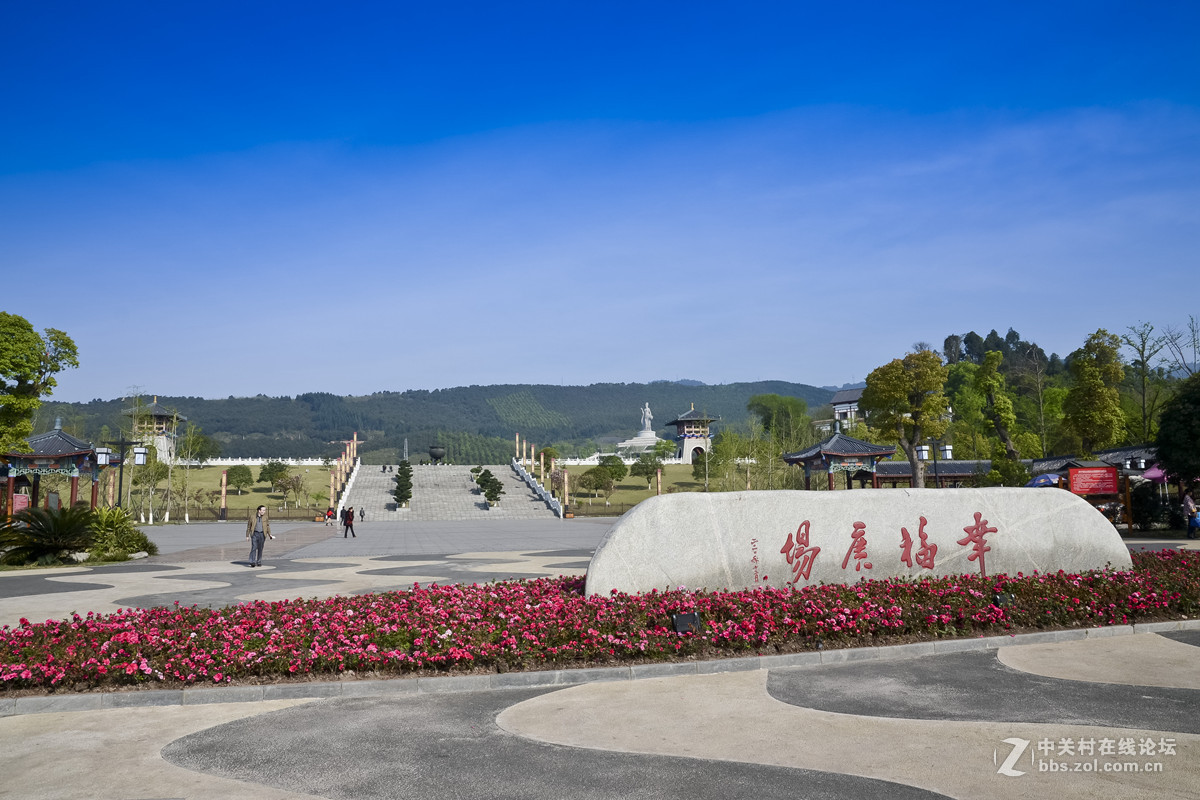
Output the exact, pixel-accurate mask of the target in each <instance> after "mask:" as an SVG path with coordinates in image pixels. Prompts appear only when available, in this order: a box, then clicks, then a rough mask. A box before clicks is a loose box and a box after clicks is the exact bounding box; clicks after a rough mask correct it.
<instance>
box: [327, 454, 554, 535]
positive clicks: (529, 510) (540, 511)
mask: <svg viewBox="0 0 1200 800" xmlns="http://www.w3.org/2000/svg"><path fill="white" fill-rule="evenodd" d="M393 467H394V465H393ZM487 469H490V470H491V471H492V474H493V475H495V476H496V477H497V478H498V479H499V480H500V482H501V483H503V484H504V494H503V495H502V496H501V498H500V504H499V505H497V506H493V507H492V508H488V506H487V501H486V500H485V499H484V497H483V495H482V494H481V493H479V491H478V487H477V486H476V485H475V481H474V478H473V476H472V475H471V467H470V466H459V465H449V466H447V465H438V466H434V465H432V464H426V465H418V466H414V467H413V497H412V500H411V501H410V503H409V507H408V508H396V507H395V505H396V501H395V500H394V499H393V498H392V491H393V490H394V489H395V486H396V473H395V472H394V471H393V472H381V471H380V470H379V466H378V465H374V466H370V465H364V466H361V467H359V471H358V475H357V477H355V479H354V487H353V488H352V489H351V490H350V495H349V497H348V498H347V501H346V504H347V505H352V506H354V509H355V512H356V513H357V511H358V510H359V509H366V521H367V522H370V521H372V520H385V521H402V520H421V521H426V520H471V519H478V520H487V519H551V518H554V517H555V514H554V512H553V511H551V510H550V509H549V508H547V507H546V504H545V503H544V502H543V501H542V500H541V499H540V498H539V497H538V496H537V495H536V494H534V493H533V492H532V491H530V489H529V487H528V486H526V485H525V482H524V481H522V480H521V479H520V478H519V477H517V474H516V473H515V472H513V469H512V467H511V466H509V465H507V464H506V465H503V466H494V467H487Z"/></svg>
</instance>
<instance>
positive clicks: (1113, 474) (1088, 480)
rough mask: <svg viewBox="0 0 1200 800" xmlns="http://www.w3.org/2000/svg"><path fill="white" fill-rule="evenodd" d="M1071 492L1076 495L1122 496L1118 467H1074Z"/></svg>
mask: <svg viewBox="0 0 1200 800" xmlns="http://www.w3.org/2000/svg"><path fill="white" fill-rule="evenodd" d="M1070 472H1071V492H1072V493H1074V494H1120V492H1121V488H1120V486H1119V484H1118V483H1117V468H1116V467H1073V468H1072V469H1071V470H1070Z"/></svg>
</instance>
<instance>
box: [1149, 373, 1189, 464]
mask: <svg viewBox="0 0 1200 800" xmlns="http://www.w3.org/2000/svg"><path fill="white" fill-rule="evenodd" d="M1155 444H1156V445H1157V447H1158V458H1159V461H1160V463H1161V464H1162V467H1163V469H1164V470H1166V472H1167V474H1169V475H1174V476H1175V477H1176V478H1178V479H1179V481H1180V482H1181V483H1183V484H1185V485H1186V484H1189V483H1192V482H1194V481H1195V480H1196V479H1197V478H1200V372H1198V373H1196V374H1195V375H1192V377H1190V378H1188V379H1187V380H1186V381H1184V382H1183V383H1182V384H1181V385H1180V387H1179V391H1177V392H1176V393H1175V396H1174V397H1172V398H1171V399H1170V400H1168V401H1167V402H1166V404H1165V405H1163V410H1162V415H1161V416H1160V417H1159V422H1158V437H1157V438H1156V439H1155Z"/></svg>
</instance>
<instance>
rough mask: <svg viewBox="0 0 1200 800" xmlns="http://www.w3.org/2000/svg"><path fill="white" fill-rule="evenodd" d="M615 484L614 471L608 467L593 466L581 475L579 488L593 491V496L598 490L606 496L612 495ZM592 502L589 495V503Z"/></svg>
mask: <svg viewBox="0 0 1200 800" xmlns="http://www.w3.org/2000/svg"><path fill="white" fill-rule="evenodd" d="M614 486H615V484H614V483H613V476H612V473H611V472H609V471H608V469H607V468H606V467H592V468H591V469H589V470H588V471H587V472H585V473H583V474H582V475H580V476H579V488H581V489H586V490H587V491H589V492H591V495H592V497H595V495H596V493H597V492H603V493H604V494H605V496H606V497H608V496H611V495H612V493H613V488H614ZM591 504H592V501H591V497H589V498H588V505H591Z"/></svg>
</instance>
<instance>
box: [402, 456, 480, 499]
mask: <svg viewBox="0 0 1200 800" xmlns="http://www.w3.org/2000/svg"><path fill="white" fill-rule="evenodd" d="M480 471H481V472H482V470H480ZM472 472H474V470H472ZM412 478H413V469H412V464H409V463H408V462H407V461H401V462H400V464H399V465H398V466H397V467H396V489H395V491H393V492H392V497H394V498H395V499H396V503H397V504H398V505H400V506H405V505H407V504H408V501H409V500H412V495H413V481H412Z"/></svg>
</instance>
